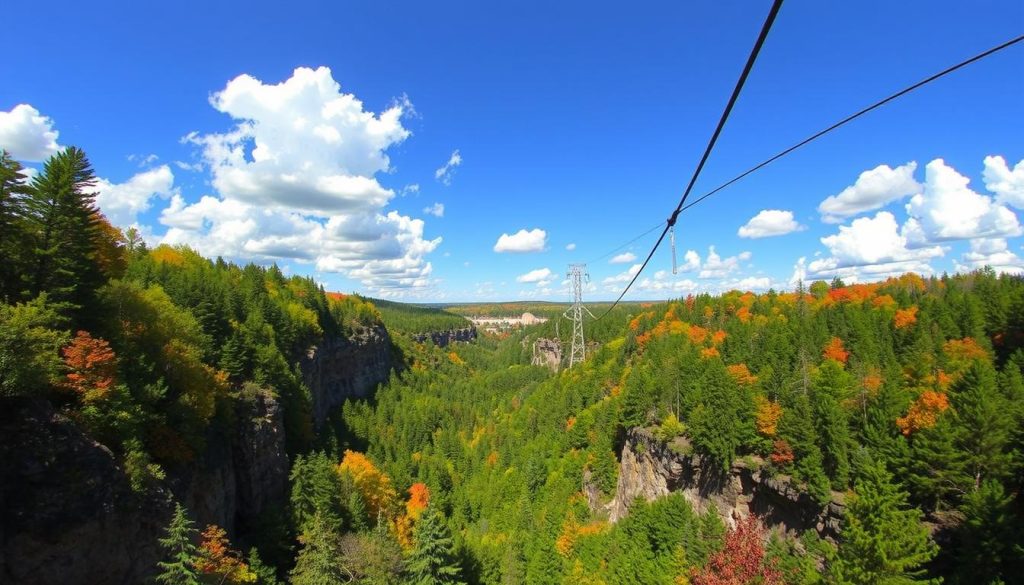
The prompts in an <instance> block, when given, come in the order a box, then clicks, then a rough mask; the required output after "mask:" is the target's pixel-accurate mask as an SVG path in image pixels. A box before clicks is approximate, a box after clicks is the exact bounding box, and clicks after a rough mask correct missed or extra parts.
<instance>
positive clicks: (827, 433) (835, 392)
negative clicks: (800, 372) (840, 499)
mask: <svg viewBox="0 0 1024 585" xmlns="http://www.w3.org/2000/svg"><path fill="white" fill-rule="evenodd" d="M852 386H853V382H852V379H851V377H850V375H849V374H848V373H847V372H846V370H844V369H843V366H842V365H841V364H840V363H839V362H837V361H835V360H825V362H824V363H823V364H822V365H821V367H820V368H818V371H817V373H816V374H815V376H814V380H813V382H812V385H811V393H810V399H811V407H812V409H813V412H814V423H815V427H816V430H817V432H818V439H819V440H820V448H821V453H822V455H823V457H824V466H825V473H826V474H827V475H828V476H829V478H830V479H831V480H832V487H833V489H837V490H842V489H845V488H846V485H847V483H848V482H849V481H850V458H849V446H850V441H851V439H850V429H849V423H848V416H847V413H846V411H845V410H843V408H842V406H841V405H840V402H841V401H842V400H843V399H845V398H847V397H848V395H849V394H850V390H851V387H852Z"/></svg>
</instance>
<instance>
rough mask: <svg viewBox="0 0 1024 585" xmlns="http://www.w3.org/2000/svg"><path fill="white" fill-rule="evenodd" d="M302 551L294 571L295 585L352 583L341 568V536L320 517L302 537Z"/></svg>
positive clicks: (292, 581)
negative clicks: (339, 538) (339, 539)
mask: <svg viewBox="0 0 1024 585" xmlns="http://www.w3.org/2000/svg"><path fill="white" fill-rule="evenodd" d="M299 541H300V542H301V543H302V550H301V551H299V556H298V557H297V558H296V560H295V568H294V569H292V573H291V583H292V585H338V584H340V583H348V582H349V581H350V580H351V579H350V574H349V573H348V571H346V570H345V568H344V567H342V565H341V562H340V560H341V547H340V546H339V542H338V534H337V533H336V532H334V530H332V529H331V526H330V525H329V524H328V523H327V522H325V521H324V519H323V517H321V516H320V514H317V515H316V516H314V517H313V519H312V520H311V521H310V522H309V523H308V524H307V525H306V531H305V532H304V533H303V534H302V536H301V537H299Z"/></svg>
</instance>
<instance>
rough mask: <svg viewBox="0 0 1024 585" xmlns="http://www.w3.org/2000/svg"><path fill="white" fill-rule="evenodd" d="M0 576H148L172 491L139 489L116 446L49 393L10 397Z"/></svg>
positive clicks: (0, 420)
mask: <svg viewBox="0 0 1024 585" xmlns="http://www.w3.org/2000/svg"><path fill="white" fill-rule="evenodd" d="M0 437H4V440H3V441H0V478H2V479H0V514H2V516H0V519H2V522H0V582H3V583H20V584H26V585H32V584H36V583H38V584H49V583H68V584H74V583H83V584H84V583H138V582H141V581H142V578H143V577H144V576H145V575H147V574H149V573H150V572H151V571H152V570H153V568H154V567H155V563H156V561H157V560H158V559H159V550H158V547H157V542H156V538H157V535H159V534H160V532H161V530H162V529H163V524H164V523H165V522H166V519H167V518H168V516H169V515H170V510H171V508H170V504H169V497H168V496H169V494H168V493H167V492H166V491H164V490H153V491H152V492H149V493H147V494H138V493H136V492H134V491H133V490H132V489H131V486H130V484H129V482H128V478H127V476H126V475H125V474H124V472H123V471H122V470H121V468H120V467H119V466H118V464H117V460H116V458H115V457H114V455H113V454H112V453H111V452H110V451H109V450H108V449H107V448H106V447H104V446H103V445H101V444H99V443H97V442H95V441H93V440H92V439H90V438H89V437H87V436H86V435H85V434H83V433H82V432H81V430H79V428H78V426H77V425H76V424H74V423H73V422H72V421H70V420H68V419H67V418H66V417H64V416H62V415H60V414H58V413H56V412H55V411H54V410H53V408H52V407H51V406H50V405H49V403H47V402H45V401H42V400H30V399H4V400H3V401H2V402H0Z"/></svg>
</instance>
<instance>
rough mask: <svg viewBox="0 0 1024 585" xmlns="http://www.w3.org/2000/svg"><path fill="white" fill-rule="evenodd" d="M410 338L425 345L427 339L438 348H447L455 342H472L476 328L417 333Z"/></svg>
mask: <svg viewBox="0 0 1024 585" xmlns="http://www.w3.org/2000/svg"><path fill="white" fill-rule="evenodd" d="M412 338H413V339H415V340H416V341H417V342H419V343H425V342H426V341H427V340H428V339H429V340H430V341H433V342H434V345H436V346H438V347H447V346H448V344H449V343H455V342H456V341H473V340H474V339H476V327H463V328H462V329H449V330H447V331H431V332H430V333H418V334H416V335H413V336H412Z"/></svg>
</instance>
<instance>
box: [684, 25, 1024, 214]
mask: <svg viewBox="0 0 1024 585" xmlns="http://www.w3.org/2000/svg"><path fill="white" fill-rule="evenodd" d="M1021 41H1024V35H1021V36H1019V37H1017V38H1015V39H1011V40H1009V41H1006V42H1005V43H1003V44H1001V45H999V46H996V47H992V48H991V49H989V50H987V51H985V52H984V53H978V54H977V55H975V56H973V57H971V58H970V59H968V60H966V61H961V62H960V63H957V64H956V65H954V66H952V67H948V68H946V69H943V70H942V71H940V72H938V73H936V74H935V75H932V76H931V77H928V78H927V79H922V80H921V81H919V82H917V83H915V84H914V85H911V86H910V87H908V88H906V89H904V90H902V91H898V92H896V93H894V94H892V95H891V96H889V97H887V98H885V99H884V100H882V101H880V102H875V103H874V104H872V105H870V106H868V107H866V108H864V109H863V110H860V111H859V112H857V113H856V114H852V115H850V116H847V117H845V118H843V119H842V120H840V121H838V122H836V123H835V124H832V125H831V126H829V127H828V128H825V129H824V130H822V131H820V132H818V133H817V134H814V135H813V136H810V137H808V138H806V139H804V140H802V141H801V142H798V143H796V144H794V145H793V146H790V147H789V148H787V149H786V150H783V151H782V152H780V153H778V154H776V155H775V156H773V157H771V158H769V159H767V160H765V161H764V162H762V163H760V164H758V165H757V166H754V167H751V168H749V169H747V170H746V171H743V172H742V173H741V174H739V175H736V176H735V177H733V178H732V179H729V180H728V181H726V182H725V183H722V184H721V185H719V186H718V187H715V188H714V189H712V190H711V191H708V192H707V193H705V194H703V195H701V196H700V197H698V198H697V199H695V200H694V201H692V202H690V203H689V204H688V205H686V206H685V207H683V209H682V210H683V211H686V210H687V209H689V208H691V207H693V206H694V205H697V204H698V203H700V202H701V201H704V200H705V199H707V198H708V197H711V196H712V195H714V194H715V193H718V192H719V191H721V190H722V189H725V188H726V187H728V186H730V185H732V184H733V183H735V182H737V181H739V180H740V179H743V178H744V177H746V176H747V175H749V174H751V173H753V172H755V171H758V170H761V169H762V168H764V167H766V166H768V165H770V164H771V163H773V162H775V161H777V160H779V159H780V158H782V157H784V156H786V155H787V154H789V153H791V152H793V151H794V150H797V149H798V148H800V147H802V146H806V145H807V144H809V143H811V142H813V141H815V140H817V139H818V138H821V137H822V136H824V135H826V134H828V133H829V132H831V131H833V130H835V129H836V128H839V127H840V126H843V125H845V124H846V123H848V122H852V121H854V120H856V119H857V118H859V117H861V116H863V115H864V114H867V113H868V112H870V111H872V110H875V109H877V108H880V107H882V106H884V105H885V104H887V103H889V102H891V101H893V100H894V99H896V98H898V97H902V96H904V95H906V94H908V93H910V92H912V91H914V90H915V89H917V88H919V87H921V86H923V85H927V84H929V83H931V82H933V81H935V80H936V79H939V78H940V77H944V76H946V75H949V74H950V73H952V72H954V71H956V70H957V69H961V68H963V67H966V66H968V65H970V64H971V63H974V62H975V61H980V60H981V59H984V58H985V57H988V56H989V55H991V54H993V53H996V52H998V51H1002V50H1003V49H1006V48H1008V47H1010V46H1012V45H1015V44H1017V43H1019V42H1021Z"/></svg>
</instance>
